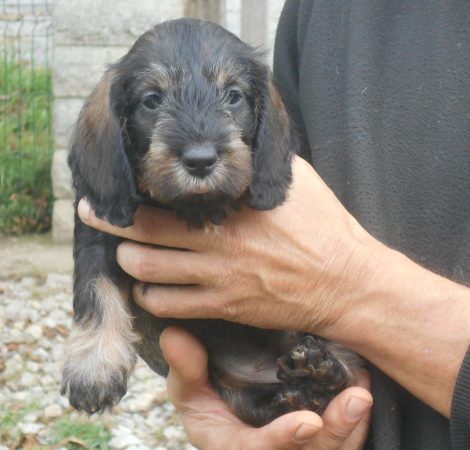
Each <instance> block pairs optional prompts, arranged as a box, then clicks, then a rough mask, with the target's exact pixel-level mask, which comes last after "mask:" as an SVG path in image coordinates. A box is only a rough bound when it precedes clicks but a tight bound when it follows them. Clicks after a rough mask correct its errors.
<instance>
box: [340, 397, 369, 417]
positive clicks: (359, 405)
mask: <svg viewBox="0 0 470 450" xmlns="http://www.w3.org/2000/svg"><path fill="white" fill-rule="evenodd" d="M369 408H370V402H369V401H367V400H365V399H363V398H360V397H351V398H350V399H349V400H348V402H347V403H346V415H347V416H348V419H349V420H359V419H360V418H361V417H362V416H363V415H364V414H365V412H366V411H367V410H368V409H369Z"/></svg>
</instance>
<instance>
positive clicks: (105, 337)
mask: <svg viewBox="0 0 470 450" xmlns="http://www.w3.org/2000/svg"><path fill="white" fill-rule="evenodd" d="M81 294H82V295H81V297H79V300H82V301H83V299H86V303H87V304H91V305H93V306H94V310H93V311H92V312H93V314H92V315H90V316H89V317H87V318H86V319H82V320H76V322H75V324H74V327H73V330H72V333H71V335H70V338H69V341H68V343H67V347H66V354H67V360H66V362H65V366H64V372H63V378H62V387H61V393H62V395H66V396H67V397H68V398H69V401H70V404H71V405H72V406H73V407H74V408H76V409H78V410H79V411H81V410H84V411H86V412H87V413H89V414H94V413H97V412H104V411H106V410H110V409H111V408H112V407H113V406H114V405H116V404H117V403H118V402H119V400H121V398H122V397H123V395H124V394H125V393H126V386H127V380H128V378H129V375H130V374H131V372H132V370H133V369H134V365H135V361H136V358H137V354H136V350H135V347H134V344H135V343H136V342H137V341H138V339H139V337H138V336H137V334H136V333H135V332H134V330H133V328H132V317H131V315H130V312H129V311H128V309H127V304H126V303H127V302H126V298H127V296H128V293H127V292H126V291H123V290H120V289H119V288H118V287H117V286H115V285H114V284H113V283H112V282H111V281H110V280H109V279H107V278H106V277H104V276H100V277H98V279H97V280H95V281H94V282H90V283H88V286H87V290H86V291H85V292H82V293H81ZM76 300H77V299H75V300H74V302H75V303H76V304H78V301H76Z"/></svg>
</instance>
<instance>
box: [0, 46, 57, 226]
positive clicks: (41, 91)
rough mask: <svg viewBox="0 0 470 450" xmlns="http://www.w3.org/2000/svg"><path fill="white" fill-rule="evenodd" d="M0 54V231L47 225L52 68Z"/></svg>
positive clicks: (49, 217)
mask: <svg viewBox="0 0 470 450" xmlns="http://www.w3.org/2000/svg"><path fill="white" fill-rule="evenodd" d="M13 55H14V53H13V52H6V53H4V55H3V60H0V233H3V234H14V235H18V234H23V233H29V232H43V231H47V230H48V229H50V225H51V205H52V183H51V176H50V168H51V158H52V150H53V149H52V138H51V99H52V91H51V73H50V71H49V70H47V69H46V68H43V67H35V68H32V67H31V66H30V65H29V64H27V63H25V62H21V61H18V60H17V59H16V57H14V56H13Z"/></svg>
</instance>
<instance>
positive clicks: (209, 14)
mask: <svg viewBox="0 0 470 450" xmlns="http://www.w3.org/2000/svg"><path fill="white" fill-rule="evenodd" d="M282 4H283V0H133V1H129V0H54V2H53V15H52V25H53V31H54V65H53V74H54V95H55V103H54V121H53V122H54V139H55V145H56V151H55V153H54V159H53V165H52V179H53V188H54V196H55V198H56V200H55V203H54V211H53V218H52V226H53V237H54V241H55V242H57V243H64V242H70V241H71V239H72V230H73V209H72V199H73V192H72V189H71V186H70V184H71V177H70V172H69V169H68V167H67V164H66V157H67V146H68V141H69V139H70V134H71V130H72V128H73V124H74V122H75V120H76V118H77V115H78V113H79V111H80V109H81V106H82V104H83V101H84V99H85V97H86V96H87V95H88V94H89V93H90V92H91V90H92V89H93V87H94V86H95V84H96V83H97V82H98V80H99V79H100V77H101V75H102V73H103V72H104V70H105V68H106V65H107V64H108V63H110V62H113V61H115V60H117V59H118V58H120V57H121V56H122V55H124V53H125V52H126V51H127V49H128V48H129V47H130V45H131V44H132V43H133V42H134V40H135V39H136V38H137V37H138V36H139V35H140V34H141V33H142V32H143V31H144V30H146V29H148V28H150V27H151V26H153V25H155V24H156V23H158V22H162V21H164V20H169V19H174V18H177V17H181V16H194V17H200V18H203V19H208V20H213V21H216V22H218V23H220V24H221V25H224V26H226V27H227V28H228V29H229V30H230V31H232V32H234V33H235V34H237V35H239V36H241V38H242V39H245V40H246V41H247V42H249V43H250V44H252V45H262V46H264V47H265V48H266V49H267V50H268V55H269V56H268V57H270V51H271V49H272V45H273V39H274V31H275V27H276V23H277V20H278V17H279V13H280V10H281V8H282Z"/></svg>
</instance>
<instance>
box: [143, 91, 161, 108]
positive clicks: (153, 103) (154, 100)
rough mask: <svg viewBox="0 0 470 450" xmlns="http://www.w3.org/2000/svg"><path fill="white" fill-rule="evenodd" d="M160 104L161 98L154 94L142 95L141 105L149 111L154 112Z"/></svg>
mask: <svg viewBox="0 0 470 450" xmlns="http://www.w3.org/2000/svg"><path fill="white" fill-rule="evenodd" d="M161 102H162V96H161V95H160V94H158V93H156V92H152V93H151V94H146V95H144V98H143V99H142V104H143V105H144V106H145V107H146V108H147V109H150V110H154V109H157V108H158V105H159V104H160V103H161Z"/></svg>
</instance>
